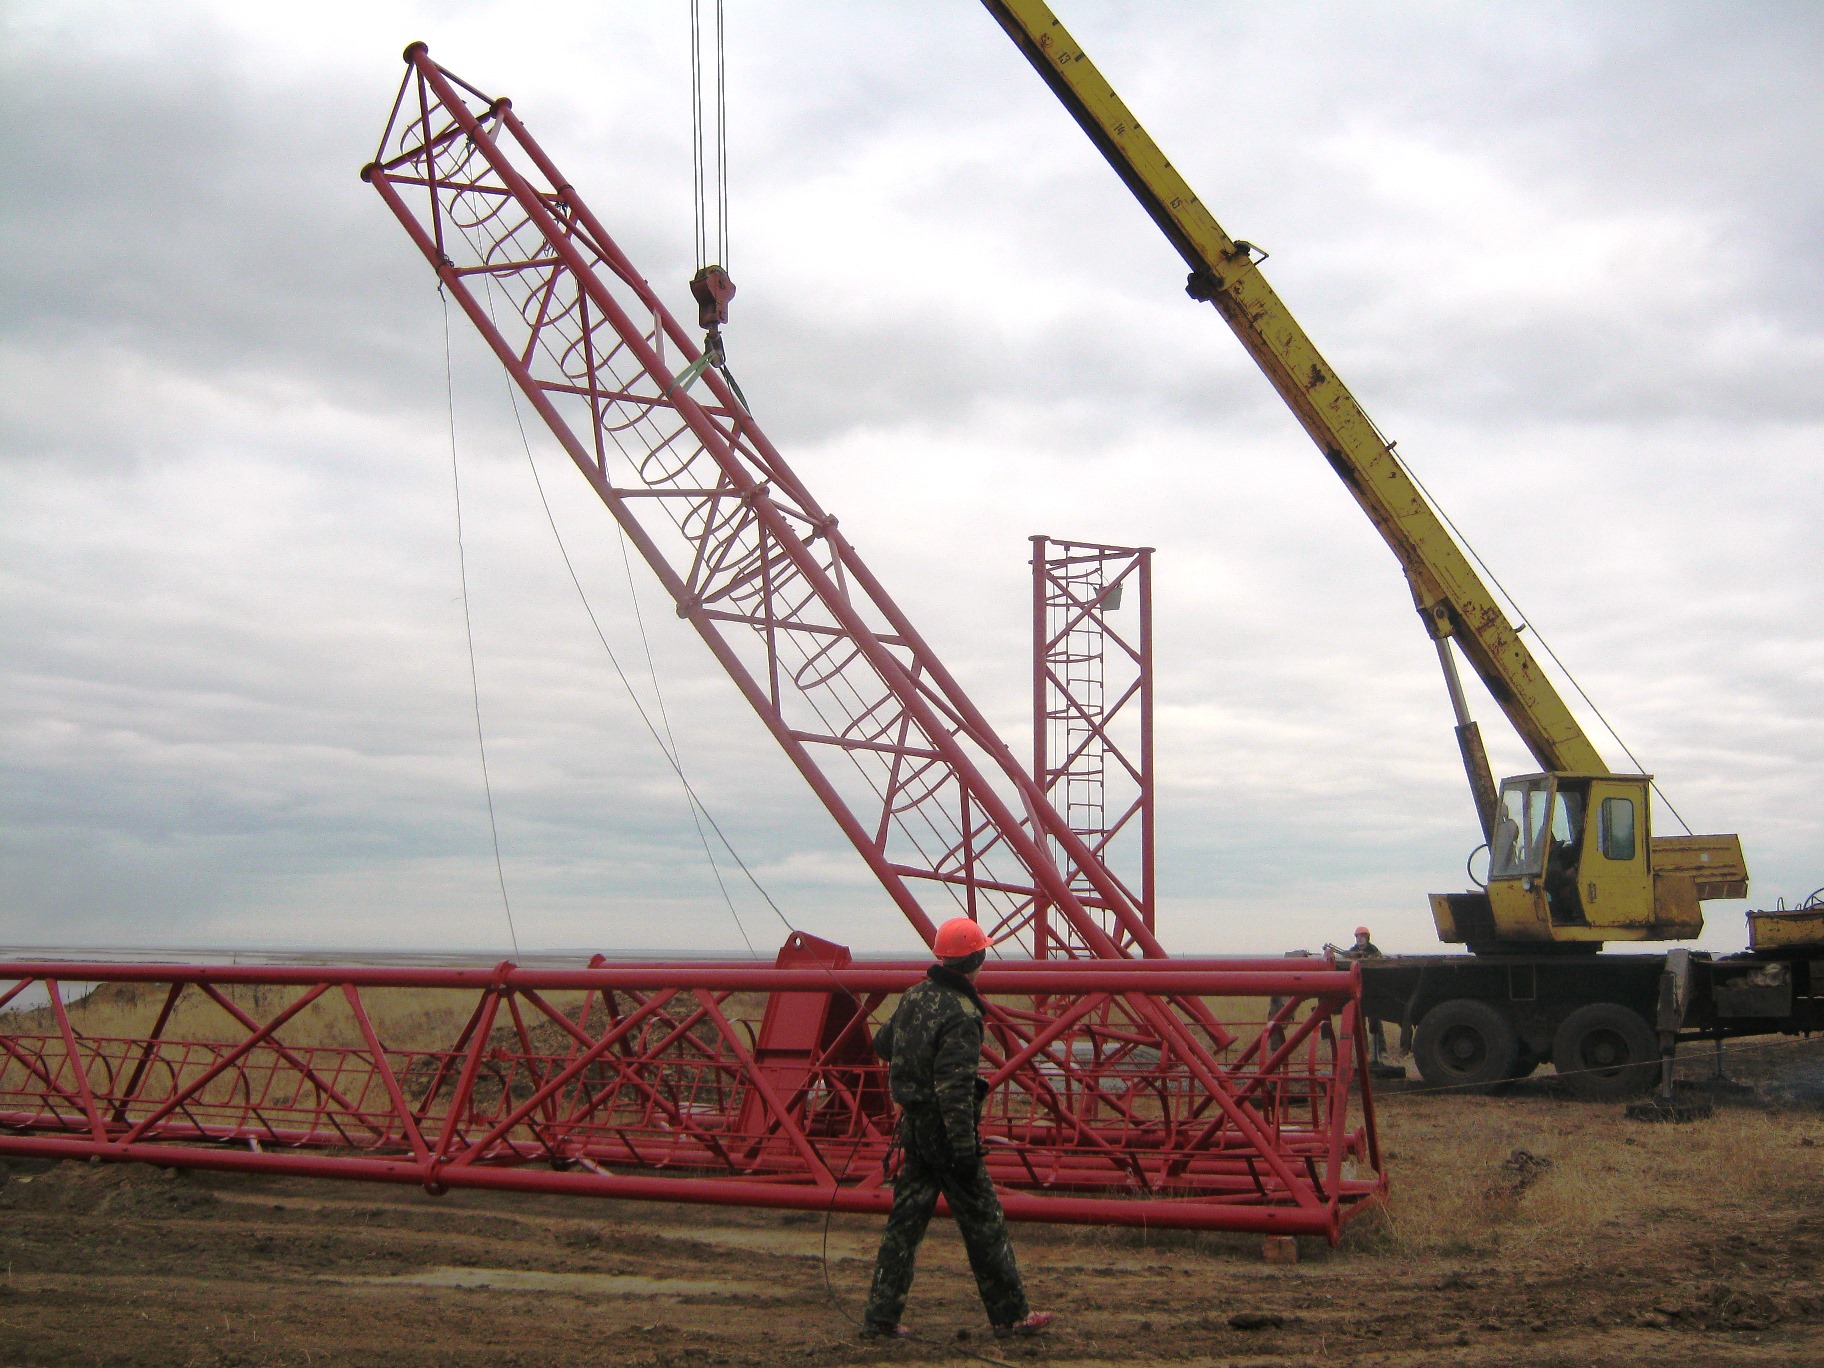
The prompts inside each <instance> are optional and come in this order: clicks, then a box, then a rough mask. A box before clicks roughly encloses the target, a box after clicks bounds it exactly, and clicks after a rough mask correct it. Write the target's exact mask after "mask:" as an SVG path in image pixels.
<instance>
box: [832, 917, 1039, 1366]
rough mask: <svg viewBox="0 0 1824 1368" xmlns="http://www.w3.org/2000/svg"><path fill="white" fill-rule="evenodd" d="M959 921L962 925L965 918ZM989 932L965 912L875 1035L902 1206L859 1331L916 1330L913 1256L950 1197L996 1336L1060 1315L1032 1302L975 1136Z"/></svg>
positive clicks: (885, 1241)
mask: <svg viewBox="0 0 1824 1368" xmlns="http://www.w3.org/2000/svg"><path fill="white" fill-rule="evenodd" d="M959 923H960V925H959ZM988 945H989V942H988V939H987V937H986V936H985V935H983V933H982V930H981V928H980V927H979V926H977V925H976V924H975V923H974V922H972V921H970V920H969V919H968V918H966V917H958V918H955V919H954V920H952V921H949V922H946V923H945V924H944V925H943V926H942V927H940V928H939V930H938V936H937V942H936V947H935V948H936V950H937V952H938V955H939V956H940V958H941V960H942V962H941V963H938V964H934V965H932V966H931V967H930V968H929V969H927V970H926V971H925V978H924V980H923V981H922V982H920V983H917V984H914V985H913V986H912V987H911V988H909V989H907V990H906V993H905V996H904V997H902V998H901V999H900V1000H899V1006H898V1007H897V1008H896V1009H895V1011H894V1013H893V1017H892V1019H891V1020H890V1021H888V1022H887V1024H886V1025H885V1026H883V1027H882V1028H881V1029H880V1031H879V1032H878V1034H876V1036H875V1037H874V1048H875V1052H876V1053H878V1054H879V1055H880V1056H881V1058H883V1059H885V1060H887V1061H888V1064H889V1068H888V1074H887V1076H888V1080H889V1083H890V1085H891V1088H892V1092H893V1100H894V1101H895V1102H897V1103H898V1104H899V1106H900V1109H901V1110H900V1119H899V1133H898V1148H899V1149H900V1151H901V1154H902V1160H901V1167H900V1170H899V1174H898V1176H897V1177H896V1178H895V1179H894V1180H893V1211H892V1214H891V1215H890V1216H889V1217H888V1218H887V1230H886V1234H885V1235H884V1236H883V1237H882V1239H881V1242H880V1255H879V1257H878V1258H877V1259H876V1261H875V1265H874V1281H873V1285H872V1286H871V1287H870V1289H869V1292H868V1306H867V1311H866V1312H865V1314H864V1320H863V1325H862V1331H861V1333H862V1335H863V1336H864V1337H866V1338H870V1339H872V1338H875V1337H877V1336H882V1335H888V1336H892V1335H902V1336H903V1335H905V1334H907V1333H909V1332H908V1331H907V1330H906V1329H905V1328H904V1327H903V1326H902V1325H901V1324H900V1322H899V1318H900V1315H901V1313H902V1312H903V1311H904V1310H905V1308H906V1297H907V1294H908V1293H910V1292H911V1290H912V1273H913V1265H914V1262H915V1261H916V1260H917V1258H918V1246H919V1242H920V1241H921V1240H923V1239H924V1236H925V1228H926V1226H927V1225H929V1223H930V1221H931V1213H932V1212H933V1211H935V1210H936V1208H937V1199H938V1197H939V1196H940V1195H941V1196H942V1197H943V1198H944V1199H945V1200H946V1201H947V1202H948V1203H949V1204H950V1214H951V1215H953V1216H954V1217H956V1224H957V1228H958V1229H959V1230H960V1231H961V1232H962V1236H963V1247H964V1248H965V1249H966V1250H967V1251H968V1253H969V1267H970V1269H971V1270H972V1271H973V1272H974V1273H975V1285H976V1288H977V1290H978V1291H980V1293H981V1295H982V1305H983V1306H984V1307H986V1308H987V1311H988V1320H989V1322H990V1323H991V1324H992V1325H993V1326H994V1331H995V1334H997V1335H1001V1336H1006V1335H1031V1334H1036V1333H1038V1331H1040V1330H1042V1329H1044V1328H1045V1326H1046V1325H1047V1324H1049V1323H1050V1321H1051V1319H1052V1316H1051V1313H1050V1312H1048V1311H1040V1312H1034V1311H1033V1310H1032V1309H1031V1308H1030V1307H1029V1306H1028V1305H1027V1303H1026V1290H1025V1288H1024V1287H1023V1286H1022V1285H1021V1282H1020V1270H1019V1265H1018V1264H1017V1263H1016V1262H1015V1260H1014V1257H1013V1243H1012V1241H1010V1240H1009V1239H1008V1237H1007V1221H1006V1218H1005V1217H1004V1216H1003V1215H1002V1213H1001V1202H1000V1199H999V1198H998V1197H997V1196H995V1192H994V1183H993V1181H992V1180H991V1179H990V1178H989V1177H988V1169H987V1166H986V1165H985V1164H984V1163H983V1162H982V1147H981V1138H980V1136H979V1134H978V1132H977V1126H978V1123H979V1122H980V1120H981V1108H982V1103H983V1101H984V1100H985V1099H986V1097H987V1095H988V1086H987V1084H986V1082H985V1081H984V1080H982V1079H981V1078H979V1077H978V1076H977V1075H976V1066H977V1065H978V1064H979V1063H980V1062H981V1057H982V1014H983V1007H982V1000H981V998H980V997H979V996H978V995H977V993H976V991H975V984H974V983H973V982H972V980H973V979H974V977H975V973H976V971H977V970H978V969H980V968H981V967H982V962H983V961H984V960H985V959H986V958H987V951H988Z"/></svg>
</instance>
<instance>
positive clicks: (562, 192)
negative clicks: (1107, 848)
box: [362, 44, 1164, 956]
mask: <svg viewBox="0 0 1824 1368" xmlns="http://www.w3.org/2000/svg"><path fill="white" fill-rule="evenodd" d="M406 59H407V62H408V64H409V65H408V70H407V72H406V78H405V81H404V83H403V84H402V85H401V87H400V90H399V96H398V99H397V100H396V101H395V103H394V106H393V113H392V117H391V119H389V121H388V123H387V128H386V133H385V135H384V136H383V138H382V140H381V145H380V151H379V154H378V156H377V157H376V159H375V161H374V162H373V164H371V165H370V166H368V167H367V168H366V169H365V170H364V171H363V172H362V175H363V177H364V178H365V179H367V180H368V181H369V182H370V183H371V184H372V185H373V186H374V188H375V189H376V190H378V191H379V192H380V196H381V198H382V199H384V200H385V201H386V203H387V205H388V207H389V208H391V209H392V211H393V212H394V214H396V215H397V216H398V218H399V221H400V223H401V224H403V225H404V227H405V229H406V231H407V233H409V234H410V235H411V238H412V240H413V241H414V242H415V243H416V244H417V245H418V247H419V249H420V250H421V251H422V252H423V253H424V255H425V257H426V258H427V259H428V260H429V261H430V263H431V265H432V266H433V267H434V268H435V269H436V272H437V278H438V280H439V282H440V283H441V285H442V287H443V288H444V289H446V290H448V291H449V293H450V296H451V297H452V298H454V299H455V300H456V301H457V303H459V304H460V305H461V306H462V308H463V310H464V312H466V313H467V314H468V316H469V319H470V320H471V321H472V322H473V323H474V325H475V327H476V328H477V329H478V330H479V331H480V333H481V335H482V337H483V338H485V339H486V341H487V343H488V345H489V346H490V347H491V348H493V350H494V353H495V355H496V356H498V357H499V358H500V361H501V364H502V365H504V366H505V367H506V368H507V371H508V372H509V373H510V374H511V376H512V377H513V379H514V380H515V381H516V382H517V383H518V385H519V387H520V388H521V389H522V390H523V391H524V392H525V394H526V396H527V398H528V399H530V401H531V403H532V405H533V407H534V408H536V409H537V410H538V412H539V414H540V415H541V416H542V417H543V418H544V420H545V422H546V423H547V424H548V425H549V426H550V428H551V431H552V432H553V433H554V434H555V435H556V437H557V439H558V441H559V442H560V443H561V444H562V445H563V448H564V450H565V451H567V452H568V453H569V454H570V457H571V459H572V460H573V461H574V462H575V463H576V466H577V469H578V470H580V471H581V472H582V474H583V477H584V478H585V479H587V480H588V481H589V483H590V485H591V486H592V487H593V488H594V490H595V492H596V494H597V495H598V496H599V497H600V498H601V500H602V502H603V503H604V504H605V505H606V506H607V508H608V510H609V512H610V513H612V514H613V515H614V517H615V519H616V520H617V521H618V522H619V523H620V525H621V527H622V528H623V529H624V530H625V531H626V534H627V537H628V539H629V540H630V541H631V542H632V543H633V544H634V545H635V546H636V547H637V548H638V549H639V551H640V554H641V555H643V556H644V557H645V559H646V562H647V564H648V565H650V566H651V567H652V570H653V573H654V574H656V575H657V576H658V577H659V580H660V582H661V583H662V584H663V585H664V586H665V588H666V590H667V592H669V593H670V594H671V596H672V598H673V599H674V600H675V601H676V603H677V609H678V613H679V614H680V615H681V616H682V617H684V618H686V619H688V620H689V621H690V623H691V624H692V625H693V626H694V627H695V628H696V630H697V631H698V633H699V634H700V635H701V636H702V638H703V640H704V641H705V642H706V643H707V644H708V646H709V648H710V650H711V651H712V652H714V653H715V655H716V658H717V659H718V660H719V661H720V662H721V663H722V666H723V667H724V668H725V669H726V670H727V671H728V673H729V675H730V676H731V677H732V678H733V679H734V681H735V683H736V685H737V686H738V687H739V688H740V690H741V692H742V694H743V695H744V696H745V697H746V698H747V701H748V702H749V703H750V704H751V705H752V706H753V708H754V711H755V712H757V713H758V714H759V715H760V718H761V720H762V721H763V722H764V723H765V724H766V726H767V727H768V729H769V730H770V731H771V732H772V734H773V737H774V739H775V740H777V741H778V743H779V744H780V745H781V746H782V747H784V749H785V752H786V754H787V755H789V756H790V757H791V759H792V761H793V763H794V764H795V765H797V767H798V769H799V771H800V772H801V773H802V774H803V775H804V777H805V779H806V780H807V781H808V782H809V783H810V785H811V788H812V789H813V790H814V791H815V792H816V793H817V796H818V797H819V798H820V799H822V801H823V803H824V805H825V806H826V807H827V808H828V809H829V810H830V814H831V815H832V816H833V817H834V818H835V819H836V822H837V824H838V825H839V826H840V827H841V828H842V830H843V832H844V833H845V834H846V835H847V836H848V838H849V839H850V840H851V841H852V842H853V843H854V845H855V848H856V849H857V850H858V851H859V852H860V853H861V857H862V858H863V859H864V860H866V861H867V863H868V865H869V867H870V868H871V869H872V870H873V872H874V875H875V877H876V878H878V879H879V880H880V882H881V885H882V886H883V887H884V888H885V889H886V890H887V892H888V894H889V895H890V896H891V897H892V898H893V900H894V902H895V903H897V904H898V906H899V908H900V910H901V911H902V912H904V913H905V915H906V916H907V918H909V919H910V920H911V922H912V924H913V925H914V926H915V927H917V928H918V931H919V933H920V934H921V935H922V936H923V937H924V939H925V941H926V942H927V943H929V942H930V940H931V938H932V936H933V935H934V934H935V932H936V923H938V922H941V921H944V920H946V919H948V918H949V917H953V916H957V915H959V914H960V915H966V916H969V917H973V918H974V919H976V920H977V921H980V922H982V923H983V924H984V926H986V927H988V928H989V931H990V934H991V935H992V936H994V937H996V938H1001V937H1011V938H1012V939H1013V941H1014V943H1017V944H1018V945H1020V946H1021V947H1023V948H1024V949H1025V950H1026V951H1027V952H1028V953H1032V952H1033V951H1034V950H1035V949H1036V947H1035V945H1034V936H1033V926H1032V923H1033V919H1034V914H1035V909H1037V908H1038V907H1039V906H1040V905H1041V904H1042V905H1043V906H1044V908H1045V909H1046V918H1047V927H1046V937H1045V940H1046V944H1045V949H1046V951H1047V952H1048V953H1049V954H1053V955H1057V954H1065V955H1072V956H1084V955H1089V956H1114V955H1120V954H1122V953H1123V951H1122V950H1121V949H1120V948H1119V946H1118V945H1117V943H1116V939H1115V938H1114V937H1113V936H1111V935H1110V933H1109V931H1107V930H1105V929H1104V925H1105V923H1106V924H1107V925H1108V926H1110V927H1112V928H1114V929H1115V931H1116V932H1117V933H1118V935H1119V937H1120V940H1121V941H1122V942H1123V943H1130V944H1132V945H1133V946H1134V947H1136V949H1137V950H1138V951H1139V952H1140V953H1143V954H1146V955H1162V954H1163V953H1164V951H1163V950H1162V949H1161V948H1160V947H1159V944H1158V942H1157V941H1156V940H1155V939H1154V938H1153V934H1152V932H1151V931H1150V930H1149V929H1148V928H1147V926H1146V923H1145V919H1144V918H1143V917H1142V916H1141V914H1140V912H1139V909H1138V908H1136V907H1135V906H1134V904H1133V900H1132V899H1131V898H1130V897H1129V895H1128V894H1127V892H1126V891H1125V890H1124V889H1123V888H1122V887H1121V885H1120V884H1119V883H1118V882H1117V881H1116V880H1115V879H1113V878H1112V877H1110V875H1109V874H1108V872H1107V871H1106V870H1104V869H1103V868H1102V865H1101V863H1100V861H1098V860H1097V859H1096V857H1095V856H1094V854H1093V853H1092V852H1091V851H1089V849H1088V848H1087V847H1086V846H1085V845H1084V843H1083V841H1082V839H1081V838H1080V837H1078V836H1077V835H1076V833H1075V832H1073V831H1071V830H1070V828H1069V826H1068V824H1067V823H1066V822H1065V821H1064V819H1063V818H1062V817H1061V816H1060V815H1059V814H1058V813H1057V812H1056V811H1055V810H1054V809H1053V808H1052V806H1051V804H1050V803H1049V802H1047V801H1046V799H1045V795H1044V794H1043V792H1041V791H1040V789H1039V787H1038V785H1037V784H1036V783H1035V782H1034V780H1033V778H1032V776H1031V775H1029V774H1028V773H1027V772H1026V770H1025V769H1024V767H1022V766H1021V765H1020V763H1019V762H1018V761H1017V760H1016V759H1015V758H1014V756H1013V752H1012V751H1011V749H1010V748H1009V747H1008V746H1007V744H1006V742H1005V741H1003V740H1002V739H1001V738H1000V737H999V736H998V735H997V734H996V733H995V731H994V729H993V728H992V727H990V726H989V724H988V722H987V721H986V719H984V718H983V717H982V715H981V713H980V712H979V711H978V710H977V708H976V707H975V705H974V703H972V702H971V701H970V700H969V698H968V696H967V695H966V694H965V693H964V692H963V690H962V688H961V687H960V686H959V685H958V684H957V682H956V681H955V680H954V679H953V678H952V677H951V675H950V672H949V671H948V670H947V669H945V668H944V665H943V664H942V662H941V661H939V660H938V658H937V656H936V654H935V653H934V652H933V651H932V650H931V648H930V647H929V646H928V645H927V644H926V643H925V641H924V638H923V637H921V636H920V635H919V634H918V632H917V631H916V630H915V629H914V628H913V626H912V624H911V622H910V620H909V619H908V618H907V617H906V615H905V614H904V613H903V612H902V611H901V610H900V609H899V607H898V605H897V604H895V603H894V602H893V600H892V599H891V598H890V597H888V595H887V593H886V591H885V590H884V589H882V588H881V586H880V584H879V583H878V582H877V581H876V580H875V578H874V576H873V575H872V574H871V573H870V572H869V570H868V568H867V566H866V565H865V564H864V563H863V562H862V559H861V557H860V555H858V554H857V552H856V550H855V548H854V547H853V546H852V545H851V544H850V543H849V541H848V539H847V538H846V537H845V536H844V535H843V534H842V531H841V529H840V528H839V527H838V526H837V522H836V519H835V518H834V517H833V516H831V515H830V514H829V513H828V512H826V511H825V510H824V509H823V508H822V507H821V506H819V505H818V503H817V501H816V500H815V499H814V498H813V497H812V496H811V493H810V491H809V490H808V489H806V488H805V486H804V484H803V483H802V482H801V481H800V480H799V478H798V476H797V475H796V474H795V473H794V472H793V471H792V469H791V467H790V466H788V465H787V464H786V462H785V459H784V458H783V457H782V456H781V455H780V454H779V452H778V451H777V450H776V449H775V448H774V446H773V444H772V443H771V442H769V441H768V440H767V438H766V434H765V433H764V432H762V431H761V429H760V427H759V425H758V423H756V422H755V420H754V418H753V416H752V415H751V414H749V413H748V412H747V411H746V410H745V409H744V408H742V406H741V405H740V403H739V402H738V400H737V399H736V396H735V394H734V392H733V391H732V390H731V389H730V388H729V386H728V384H727V383H726V381H725V380H724V378H723V376H722V375H721V374H720V373H719V372H718V371H716V370H715V369H714V368H713V367H711V368H705V367H704V366H703V364H702V355H701V353H700V352H699V351H698V349H697V347H696V346H695V345H694V344H693V342H692V341H691V337H690V335H689V333H687V332H686V331H685V330H684V329H683V328H682V327H680V326H679V325H678V322H677V320H676V319H675V318H673V317H672V316H671V314H670V313H669V312H668V311H667V310H666V308H665V306H664V305H663V304H662V303H660V301H659V298H658V295H657V294H656V293H655V292H654V291H653V290H652V288H651V286H649V285H648V284H647V283H646V281H645V280H643V279H642V278H641V277H640V275H639V273H638V272H637V271H636V270H635V269H634V268H633V265H632V264H631V263H630V262H629V261H628V260H627V258H626V256H625V255H623V253H622V252H621V250H620V248H619V247H617V246H616V245H615V243H614V240H613V239H612V238H610V237H609V236H608V233H607V230H606V229H604V228H603V227H602V225H601V223H600V221H599V220H598V219H597V218H596V217H595V215H594V214H593V213H591V212H590V210H589V208H588V207H587V206H586V205H585V204H584V203H583V200H582V198H581V196H579V195H578V194H577V192H576V189H575V187H573V186H572V185H571V184H570V183H569V182H568V181H567V180H566V179H565V178H564V176H563V175H562V173H561V172H559V171H558V169H557V168H556V167H555V166H554V165H553V164H552V163H551V161H550V159H549V158H548V157H547V156H546V155H545V153H544V152H543V150H542V149H540V147H539V146H538V144H537V143H536V142H535V141H534V140H533V139H532V136H531V135H530V134H529V133H528V132H527V131H526V128H525V125H524V124H523V123H521V122H520V120H519V118H518V116H517V115H516V114H515V113H514V112H513V110H512V108H511V107H510V105H509V104H508V102H507V101H506V100H504V99H500V100H497V99H492V98H490V97H488V96H486V95H483V94H482V93H481V92H480V91H478V90H476V89H475V87H473V86H471V85H469V84H468V83H467V82H465V81H462V80H460V79H459V78H457V77H456V76H454V75H452V74H451V73H449V72H448V71H445V70H444V69H443V68H442V67H439V66H438V65H437V64H436V63H434V62H432V61H431V59H430V57H429V55H428V54H427V52H426V49H425V47H424V45H423V44H414V45H413V46H412V47H411V48H410V49H409V50H408V51H407V54H406ZM1053 852H1055V853H1056V857H1055V858H1054V854H1053Z"/></svg>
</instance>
